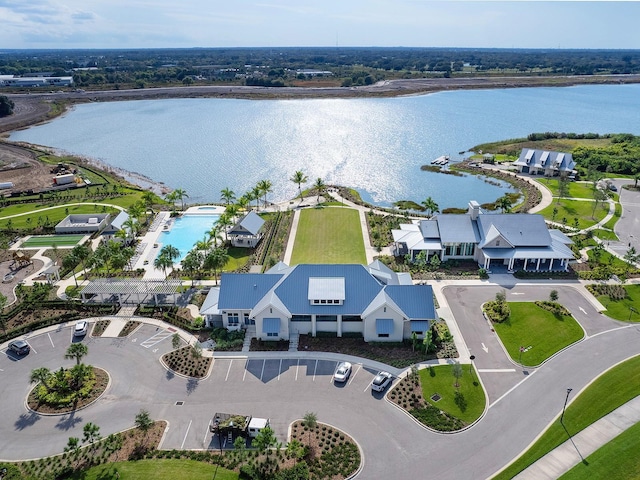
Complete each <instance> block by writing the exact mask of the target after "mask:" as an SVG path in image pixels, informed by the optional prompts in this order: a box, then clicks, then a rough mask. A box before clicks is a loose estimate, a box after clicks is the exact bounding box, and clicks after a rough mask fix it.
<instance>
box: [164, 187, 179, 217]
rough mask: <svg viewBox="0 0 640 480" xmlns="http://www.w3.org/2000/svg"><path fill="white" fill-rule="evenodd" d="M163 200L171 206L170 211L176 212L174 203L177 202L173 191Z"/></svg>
mask: <svg viewBox="0 0 640 480" xmlns="http://www.w3.org/2000/svg"><path fill="white" fill-rule="evenodd" d="M164 199H165V200H166V201H167V202H169V203H170V204H171V211H172V212H175V211H176V202H177V201H178V195H177V193H176V191H175V190H173V191H172V192H169V193H167V194H166V195H165V197H164Z"/></svg>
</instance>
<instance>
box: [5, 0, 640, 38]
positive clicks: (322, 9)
mask: <svg viewBox="0 0 640 480" xmlns="http://www.w3.org/2000/svg"><path fill="white" fill-rule="evenodd" d="M639 19H640V2H635V1H620V2H613V1H551V2H549V1H537V0H529V1H517V0H516V1H486V0H472V1H458V0H445V1H432V0H224V1H223V0H0V49H23V48H52V49H60V48H172V47H173V48H184V47H288V46H302V47H304V46H320V47H325V46H336V45H338V46H344V47H347V46H359V47H373V46H381V47H391V46H393V47H401V46H402V47H477V48H593V49H599V48H615V49H640V28H639V27H638V20H639Z"/></svg>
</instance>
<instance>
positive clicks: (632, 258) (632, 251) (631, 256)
mask: <svg viewBox="0 0 640 480" xmlns="http://www.w3.org/2000/svg"><path fill="white" fill-rule="evenodd" d="M638 258H640V255H638V253H637V252H636V247H629V249H628V250H627V252H626V253H625V254H624V260H625V262H627V273H629V269H630V268H631V267H633V266H634V264H635V263H636V262H637V261H638Z"/></svg>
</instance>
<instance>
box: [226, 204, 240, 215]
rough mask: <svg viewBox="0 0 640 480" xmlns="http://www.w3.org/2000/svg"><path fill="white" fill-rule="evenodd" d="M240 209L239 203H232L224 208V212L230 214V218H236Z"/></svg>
mask: <svg viewBox="0 0 640 480" xmlns="http://www.w3.org/2000/svg"><path fill="white" fill-rule="evenodd" d="M239 211H240V209H239V207H238V206H237V205H234V204H231V205H227V206H226V208H225V209H224V213H225V214H227V215H229V218H235V217H237V216H238V212H239Z"/></svg>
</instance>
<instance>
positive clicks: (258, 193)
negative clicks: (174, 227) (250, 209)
mask: <svg viewBox="0 0 640 480" xmlns="http://www.w3.org/2000/svg"><path fill="white" fill-rule="evenodd" d="M261 196H262V190H260V188H259V187H258V186H257V185H256V186H255V187H253V189H252V190H251V198H252V199H253V200H255V201H256V210H260V197H261ZM9 220H11V219H9Z"/></svg>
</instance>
